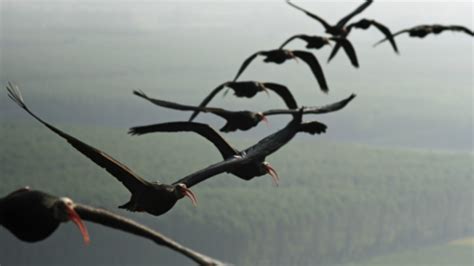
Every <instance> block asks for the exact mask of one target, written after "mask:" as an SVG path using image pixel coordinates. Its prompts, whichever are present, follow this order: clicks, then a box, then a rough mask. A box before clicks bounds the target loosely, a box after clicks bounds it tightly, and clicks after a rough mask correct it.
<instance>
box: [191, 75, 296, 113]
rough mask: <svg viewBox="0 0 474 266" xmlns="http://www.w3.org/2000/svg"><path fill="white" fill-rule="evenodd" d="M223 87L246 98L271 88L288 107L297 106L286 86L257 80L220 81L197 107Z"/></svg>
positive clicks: (210, 98) (206, 102) (201, 105)
mask: <svg viewBox="0 0 474 266" xmlns="http://www.w3.org/2000/svg"><path fill="white" fill-rule="evenodd" d="M225 87H227V88H229V89H232V90H233V91H234V95H235V96H237V97H246V98H252V97H253V96H255V95H256V94H257V93H259V92H262V91H263V92H265V93H267V94H268V91H269V90H271V91H273V92H275V93H276V94H278V96H280V97H281V98H282V99H283V101H284V102H285V104H286V106H287V107H288V108H289V109H296V108H298V104H297V103H296V101H295V98H294V97H293V95H292V94H291V92H290V90H288V88H287V87H286V86H284V85H281V84H277V83H272V82H258V81H235V82H232V81H228V82H225V83H222V84H221V85H219V86H217V87H216V88H215V89H214V90H212V91H211V93H210V94H209V95H208V96H207V97H206V98H204V100H203V101H202V102H201V103H200V104H199V107H201V108H202V107H206V105H207V104H208V103H209V102H210V101H211V100H212V99H213V98H214V96H216V95H217V94H218V93H219V92H220V91H221V90H222V89H224V88H225ZM226 93H227V91H225V92H224V95H225V94H226ZM199 112H200V111H199V110H196V111H194V112H193V114H192V115H191V117H190V118H189V121H193V120H194V118H196V116H197V115H198V114H199Z"/></svg>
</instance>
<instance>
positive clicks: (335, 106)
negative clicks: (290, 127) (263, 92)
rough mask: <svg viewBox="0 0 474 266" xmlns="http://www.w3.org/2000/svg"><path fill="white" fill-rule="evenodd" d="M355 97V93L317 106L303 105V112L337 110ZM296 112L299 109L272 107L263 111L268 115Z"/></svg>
mask: <svg viewBox="0 0 474 266" xmlns="http://www.w3.org/2000/svg"><path fill="white" fill-rule="evenodd" d="M355 97H356V95H355V94H351V95H350V96H349V97H347V98H346V99H344V100H341V101H338V102H335V103H331V104H328V105H324V106H317V107H303V114H325V113H331V112H335V111H339V110H341V109H342V108H344V107H346V105H347V104H348V103H349V102H351V101H352V100H353V99H354V98H355ZM298 112H299V109H290V110H288V109H287V110H284V109H274V110H268V111H265V112H263V115H265V116H269V115H279V114H296V113H298Z"/></svg>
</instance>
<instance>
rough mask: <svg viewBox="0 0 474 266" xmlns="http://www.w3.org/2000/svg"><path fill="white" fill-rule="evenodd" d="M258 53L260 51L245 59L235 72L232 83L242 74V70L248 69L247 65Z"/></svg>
mask: <svg viewBox="0 0 474 266" xmlns="http://www.w3.org/2000/svg"><path fill="white" fill-rule="evenodd" d="M260 53H261V51H260V52H256V53H254V54H253V55H251V56H249V57H248V58H247V59H245V61H244V62H243V63H242V65H241V66H240V68H239V71H237V75H235V78H234V80H233V81H236V80H237V79H238V78H239V76H240V74H242V72H244V70H245V69H246V68H247V67H248V65H249V64H250V63H251V62H252V60H254V59H255V57H257V56H258V55H260Z"/></svg>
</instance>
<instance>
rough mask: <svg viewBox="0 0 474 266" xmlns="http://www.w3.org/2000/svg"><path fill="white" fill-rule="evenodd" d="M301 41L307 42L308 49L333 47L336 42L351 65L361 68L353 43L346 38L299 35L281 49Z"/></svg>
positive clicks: (292, 37)
mask: <svg viewBox="0 0 474 266" xmlns="http://www.w3.org/2000/svg"><path fill="white" fill-rule="evenodd" d="M296 39H300V40H303V41H305V42H306V48H308V49H321V48H322V47H323V46H325V45H331V42H330V41H334V42H335V43H336V44H337V45H340V46H342V48H343V49H344V51H345V52H346V54H347V57H349V60H350V61H351V64H352V65H353V66H355V67H359V61H358V60H357V54H356V51H355V49H354V46H352V44H351V42H350V41H349V40H348V39H346V38H341V37H322V36H318V35H313V36H311V35H306V34H297V35H294V36H291V37H290V38H288V39H287V40H286V41H285V42H284V43H283V44H282V45H281V46H280V49H283V48H284V47H285V46H286V45H287V44H288V43H290V42H292V41H293V40H296Z"/></svg>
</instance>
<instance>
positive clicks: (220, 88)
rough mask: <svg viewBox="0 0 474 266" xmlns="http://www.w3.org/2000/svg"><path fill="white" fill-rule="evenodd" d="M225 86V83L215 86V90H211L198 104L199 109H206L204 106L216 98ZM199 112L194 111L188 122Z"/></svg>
mask: <svg viewBox="0 0 474 266" xmlns="http://www.w3.org/2000/svg"><path fill="white" fill-rule="evenodd" d="M226 84H227V82H225V83H223V84H221V85H219V86H217V88H215V89H214V90H212V91H211V93H210V94H209V95H207V97H206V98H204V100H202V102H201V103H200V104H199V107H200V108H203V107H206V105H207V104H208V103H209V102H210V101H211V100H212V98H214V96H216V95H217V93H219V92H220V91H221V90H222V89H223V88H224V87H225V86H226ZM199 112H200V110H195V111H194V112H193V114H192V115H191V116H190V117H189V122H191V121H193V120H194V118H196V116H197V115H198V114H199Z"/></svg>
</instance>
